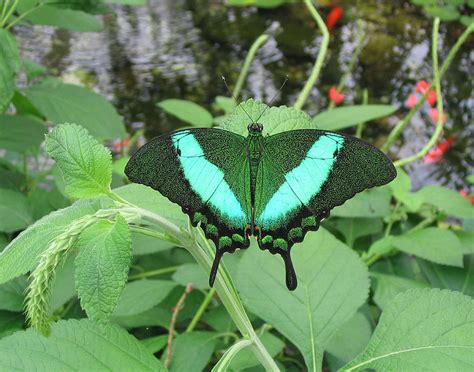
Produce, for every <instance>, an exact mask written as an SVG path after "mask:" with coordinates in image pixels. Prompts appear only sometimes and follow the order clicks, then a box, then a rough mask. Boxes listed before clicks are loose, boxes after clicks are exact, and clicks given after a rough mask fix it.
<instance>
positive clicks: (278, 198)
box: [257, 134, 344, 228]
mask: <svg viewBox="0 0 474 372" xmlns="http://www.w3.org/2000/svg"><path fill="white" fill-rule="evenodd" d="M343 144H344V138H343V137H342V136H339V135H337V134H325V135H322V136H321V137H319V138H318V140H317V141H316V142H315V143H314V144H313V146H311V148H310V149H309V150H308V152H307V154H306V156H305V158H304V159H303V160H302V161H301V163H300V164H299V165H298V166H297V167H295V168H293V169H292V170H291V171H290V172H288V173H287V174H286V175H285V182H284V183H283V184H282V185H281V186H280V187H279V189H278V190H277V191H276V192H275V194H273V196H272V197H271V198H270V200H269V201H268V203H267V205H266V206H265V208H264V210H263V211H262V213H261V214H260V216H258V218H257V223H258V224H259V225H261V226H265V227H267V228H271V227H272V226H276V225H278V224H279V223H280V221H282V220H284V219H285V218H286V216H287V215H288V214H290V213H291V212H293V211H295V210H296V209H297V208H299V207H301V206H302V205H303V204H307V203H309V201H310V200H311V198H312V197H313V196H315V195H316V194H317V193H318V192H319V191H320V190H321V187H322V186H323V185H324V183H325V182H326V180H327V179H328V177H329V174H330V173H331V169H332V167H333V165H334V163H335V161H336V157H335V156H334V154H337V152H338V151H339V150H340V149H341V148H342V146H343Z"/></svg>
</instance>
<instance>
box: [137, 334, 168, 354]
mask: <svg viewBox="0 0 474 372" xmlns="http://www.w3.org/2000/svg"><path fill="white" fill-rule="evenodd" d="M141 342H142V344H143V345H145V346H146V348H147V349H148V350H150V352H151V353H153V354H155V353H157V352H159V351H161V350H163V349H164V348H165V346H166V344H167V343H168V335H159V336H155V337H150V338H145V339H144V340H141Z"/></svg>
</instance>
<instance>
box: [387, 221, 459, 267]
mask: <svg viewBox="0 0 474 372" xmlns="http://www.w3.org/2000/svg"><path fill="white" fill-rule="evenodd" d="M391 243H392V244H393V245H394V246H395V247H396V248H398V249H399V250H401V251H403V252H406V253H408V254H413V255H415V256H418V257H421V258H424V259H425V260H428V261H432V262H435V263H439V264H443V265H450V266H459V267H461V266H462V256H463V252H462V246H461V243H460V241H459V239H458V238H457V236H456V235H455V234H454V233H453V232H452V231H449V230H444V229H438V228H436V227H428V228H426V229H423V230H418V231H414V232H411V233H406V234H403V235H399V236H395V237H394V238H393V239H392V241H391Z"/></svg>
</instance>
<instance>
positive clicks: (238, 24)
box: [16, 0, 474, 190]
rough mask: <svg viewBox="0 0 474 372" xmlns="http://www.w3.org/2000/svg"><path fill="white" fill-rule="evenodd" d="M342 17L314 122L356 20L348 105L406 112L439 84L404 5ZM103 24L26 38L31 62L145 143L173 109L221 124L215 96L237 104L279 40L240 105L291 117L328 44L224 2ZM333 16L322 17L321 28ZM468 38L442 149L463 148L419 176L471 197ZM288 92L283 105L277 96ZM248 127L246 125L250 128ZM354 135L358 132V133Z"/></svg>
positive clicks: (422, 129)
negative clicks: (250, 102) (275, 109)
mask: <svg viewBox="0 0 474 372" xmlns="http://www.w3.org/2000/svg"><path fill="white" fill-rule="evenodd" d="M339 3H340V4H341V5H342V7H343V8H344V17H343V19H342V20H341V21H340V22H339V23H338V24H337V25H336V27H335V29H334V30H333V32H332V36H331V41H330V45H329V53H328V57H327V60H326V64H325V66H324V68H323V70H322V74H321V77H320V79H319V81H318V83H317V85H316V86H315V88H314V89H313V91H312V93H311V96H310V98H309V99H308V101H307V104H306V106H305V110H306V111H307V112H308V113H309V114H311V115H314V114H315V113H318V112H320V111H323V110H325V109H326V108H327V105H328V101H327V98H326V97H327V92H328V90H329V87H330V86H331V85H337V84H338V82H339V79H340V77H341V76H342V74H343V73H344V71H346V69H347V65H348V63H349V61H350V58H351V55H352V52H353V50H354V48H355V45H356V42H355V39H356V32H357V26H356V21H357V19H362V20H364V21H365V30H366V32H365V34H366V37H365V41H364V43H365V44H364V45H365V46H364V48H363V50H362V53H361V55H360V58H359V61H358V63H357V64H356V68H355V70H354V72H353V74H352V75H351V76H350V78H349V79H348V80H347V86H346V92H347V100H346V102H347V103H348V104H351V103H360V102H361V100H362V98H361V97H362V91H363V90H364V89H367V90H368V93H369V103H391V104H394V105H397V106H399V107H400V110H399V111H398V113H397V115H398V116H399V117H400V116H401V115H403V114H404V113H406V112H407V109H406V108H404V102H405V100H406V98H407V97H408V95H409V94H410V93H411V92H412V91H414V87H415V84H416V81H418V80H421V79H426V80H428V81H430V80H431V54H430V47H431V46H430V44H431V43H430V39H431V25H432V22H431V20H430V19H428V18H426V17H425V16H424V15H423V14H422V11H421V9H419V8H417V7H415V6H413V5H411V3H410V2H407V1H385V0H384V1H382V0H365V1H340V2H339ZM113 9H114V10H115V14H109V15H105V16H103V21H104V25H105V29H104V31H103V32H101V33H76V32H69V31H65V30H59V29H53V28H49V27H38V26H36V27H19V28H17V30H16V31H17V32H16V33H17V37H18V39H19V44H20V46H21V51H22V55H23V56H24V57H27V58H29V59H31V60H33V61H35V62H37V63H41V64H43V65H45V66H46V67H47V68H48V71H49V72H50V74H52V75H56V76H60V77H62V78H63V79H65V80H66V81H72V82H81V83H83V84H86V85H89V86H90V87H92V88H94V89H95V90H96V91H98V92H100V93H101V94H103V95H105V96H107V97H108V98H109V99H111V100H112V102H113V103H114V105H115V106H116V107H117V108H118V110H119V112H120V113H121V114H122V115H123V116H124V118H125V122H126V124H127V126H128V127H129V129H130V130H131V131H133V130H134V129H137V128H141V127H144V128H145V130H146V136H147V138H150V137H152V136H154V135H157V134H160V133H164V132H166V131H170V130H172V129H175V128H177V127H178V126H179V125H180V123H179V122H178V121H177V120H174V119H173V118H172V117H170V116H168V115H166V114H165V113H163V112H162V111H161V110H160V109H158V108H157V107H156V106H155V104H156V102H158V101H160V100H163V99H166V98H183V99H190V100H192V101H194V102H196V103H199V104H202V105H203V106H205V107H207V108H208V109H210V110H211V111H213V112H214V113H215V114H218V112H217V111H215V108H213V106H212V101H213V99H214V97H215V96H216V95H228V94H227V89H226V87H225V86H224V85H223V84H222V82H221V78H220V77H221V76H222V75H225V76H226V77H227V81H228V82H229V84H230V85H231V86H232V85H233V82H235V81H236V80H237V77H238V74H239V71H240V68H241V65H242V63H243V60H244V58H245V55H246V52H247V51H248V49H249V47H250V45H251V44H252V42H253V41H254V40H255V39H256V38H257V37H258V36H259V35H260V34H262V33H263V32H265V31H268V32H270V33H271V34H272V37H271V38H270V39H269V41H268V42H267V43H266V44H265V45H264V46H263V47H262V48H261V49H260V50H259V52H258V54H257V57H256V58H255V60H254V62H253V63H252V66H251V69H250V73H249V75H248V78H247V81H246V84H245V87H244V89H243V91H242V97H243V98H248V97H253V98H256V99H260V100H263V101H265V102H268V101H269V100H270V99H271V97H272V96H273V95H274V94H275V93H277V97H276V99H275V101H274V103H273V104H274V105H280V104H286V105H292V104H293V103H294V101H295V99H296V96H297V94H298V92H299V91H300V89H301V88H302V86H303V85H304V83H305V81H306V78H307V76H308V75H309V72H310V70H311V67H312V65H313V63H314V59H315V56H316V53H317V51H318V49H319V45H320V41H321V37H320V34H319V32H318V31H317V27H316V24H315V22H314V21H313V20H312V18H311V16H310V15H309V13H308V11H307V9H306V8H305V6H304V5H303V4H302V3H299V2H296V4H292V5H287V6H282V7H279V8H276V9H257V8H253V7H250V8H228V7H225V6H224V5H223V4H222V1H204V0H196V1H192V0H150V1H149V5H148V6H144V7H128V6H113ZM327 12H328V8H324V7H322V8H321V13H322V14H323V16H324V15H325V14H327ZM463 28H464V26H462V25H461V24H459V23H450V24H442V26H441V36H440V43H441V47H440V61H441V62H442V61H443V60H444V58H445V56H446V54H447V52H448V51H449V48H450V47H451V46H452V45H453V44H454V43H455V41H456V39H457V38H458V37H459V35H460V34H461V33H462V31H463ZM473 45H474V40H473V38H471V39H470V40H468V42H467V43H466V44H465V45H464V47H463V48H462V50H461V51H460V52H459V54H458V56H457V58H456V59H455V61H454V62H453V64H452V66H451V68H450V69H449V71H448V72H447V73H446V75H445V76H444V78H443V82H442V83H443V95H444V99H445V106H446V111H447V115H448V120H447V123H446V124H445V128H446V129H445V133H444V137H445V138H447V137H449V136H455V142H454V144H453V146H452V147H451V148H450V150H449V151H448V152H447V153H446V155H445V157H444V159H443V161H441V162H439V163H436V164H430V165H428V164H423V163H422V162H418V163H416V164H414V165H412V166H410V169H409V171H410V173H411V174H412V179H413V182H414V187H415V188H418V187H420V186H421V185H422V184H427V183H429V184H446V185H450V186H451V187H452V188H454V189H457V190H459V189H460V188H463V187H464V188H467V184H466V182H465V177H466V176H467V175H468V174H470V173H473V172H474V161H473V157H472V154H473V149H474V136H473V132H474V122H473V107H474V93H473V89H472V88H473V79H472V71H474V69H473V60H474V52H473V48H472V47H473ZM285 75H288V76H289V82H288V83H287V84H286V86H285V87H284V89H283V90H282V91H281V92H280V93H278V92H277V90H278V87H279V86H280V85H281V83H282V81H283V80H284V77H285ZM427 112H428V108H427V107H426V108H425V109H424V110H422V111H421V112H420V113H418V114H417V115H415V117H414V118H413V120H412V123H411V124H410V126H409V127H408V129H407V130H406V131H405V133H404V140H403V141H402V142H401V143H399V144H396V145H395V146H394V147H393V148H392V155H393V156H394V157H398V158H399V157H404V156H407V155H409V154H413V153H415V152H416V151H418V150H419V149H421V147H422V146H424V144H425V143H426V141H427V140H428V138H429V137H430V135H431V133H432V132H433V131H434V127H435V125H434V123H432V121H431V120H430V118H429V117H428V115H427ZM396 122H397V117H392V118H390V119H385V120H380V121H378V122H376V123H373V124H372V125H370V126H368V127H367V128H366V130H365V132H364V136H365V137H369V138H371V139H373V140H374V141H375V142H376V143H379V144H380V143H381V141H383V138H384V136H385V135H386V134H387V133H388V132H389V130H390V128H391V126H392V125H394V124H395V123H396ZM245 125H246V123H245ZM349 132H350V131H349Z"/></svg>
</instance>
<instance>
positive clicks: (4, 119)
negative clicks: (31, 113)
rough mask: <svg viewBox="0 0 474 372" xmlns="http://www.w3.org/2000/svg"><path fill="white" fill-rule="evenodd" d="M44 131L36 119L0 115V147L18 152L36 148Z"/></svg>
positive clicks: (41, 124)
mask: <svg viewBox="0 0 474 372" xmlns="http://www.w3.org/2000/svg"><path fill="white" fill-rule="evenodd" d="M46 132H47V129H46V127H45V126H44V125H43V123H41V122H40V121H38V120H35V119H31V118H29V117H26V116H19V115H0V148H3V149H6V150H11V151H16V152H20V153H25V152H27V151H30V150H37V149H38V148H39V145H40V144H41V142H43V140H44V135H45V133H46Z"/></svg>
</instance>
